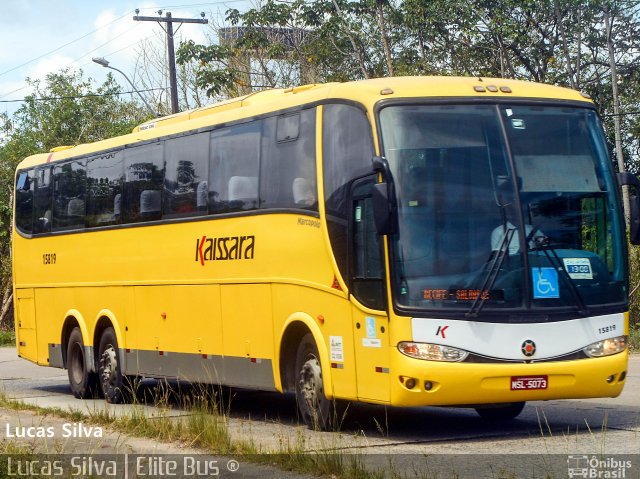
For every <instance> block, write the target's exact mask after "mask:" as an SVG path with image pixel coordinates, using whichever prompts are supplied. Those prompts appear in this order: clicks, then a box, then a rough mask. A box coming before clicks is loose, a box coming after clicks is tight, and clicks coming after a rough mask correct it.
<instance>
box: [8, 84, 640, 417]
mask: <svg viewBox="0 0 640 479" xmlns="http://www.w3.org/2000/svg"><path fill="white" fill-rule="evenodd" d="M620 178H621V179H622V180H623V182H625V183H632V182H634V181H635V179H634V178H633V177H632V176H631V175H628V174H627V175H622V176H621V177H620ZM618 189H619V188H618V182H617V181H616V179H615V176H614V174H613V172H612V167H611V161H610V159H609V157H608V153H607V147H606V142H605V137H604V135H603V132H602V129H601V125H600V122H599V120H598V116H597V114H596V111H595V109H594V105H593V104H592V102H591V101H590V100H589V99H588V98H587V97H585V96H583V95H581V94H580V93H578V92H575V91H572V90H568V89H563V88H558V87H552V86H547V85H541V84H534V83H527V82H520V81H512V80H503V79H490V78H444V77H440V78H439V77H406V78H384V79H373V80H366V81H358V82H351V83H332V84H323V85H305V86H300V87H296V88H289V89H276V90H267V91H261V92H257V93H253V94H250V95H247V96H244V97H241V98H236V99H232V100H228V101H224V102H222V103H217V104H214V105H211V106H207V107H203V108H200V109H196V110H193V111H188V112H184V113H179V114H176V115H173V116H168V117H165V118H160V119H155V120H151V121H149V122H147V123H145V124H142V125H140V126H139V127H137V128H136V129H135V130H134V131H133V132H132V133H131V134H128V135H124V136H121V137H117V138H112V139H108V140H104V141H99V142H96V143H92V144H82V145H77V146H74V147H60V148H56V149H55V150H54V151H52V152H50V153H44V154H38V155H34V156H31V157H29V158H26V159H25V160H24V161H22V163H20V165H19V166H18V168H17V171H16V177H15V215H14V217H15V222H14V225H15V227H14V233H13V278H14V294H15V296H14V297H15V302H16V307H15V324H16V330H17V341H18V346H17V347H18V353H19V355H20V356H21V357H23V358H25V359H28V360H30V361H33V362H35V363H37V364H40V365H43V366H52V367H58V368H66V369H67V370H68V374H69V382H70V386H71V390H72V392H73V394H74V395H75V396H76V397H79V398H86V397H89V396H92V395H94V394H96V393H98V394H102V395H104V396H105V397H106V400H107V401H110V402H114V403H118V402H122V401H124V400H126V399H127V395H126V394H124V388H125V380H126V379H127V378H128V377H131V376H138V377H150V378H178V379H180V380H188V381H193V382H205V383H213V384H223V385H228V386H232V387H242V388H253V389H258V390H268V391H279V392H281V393H288V392H290V393H294V392H295V394H296V397H297V399H298V405H299V410H300V414H301V416H302V418H303V419H304V421H305V422H306V423H307V424H308V425H310V426H312V427H328V426H329V425H330V424H331V421H332V410H333V406H334V404H335V402H336V401H335V400H348V401H362V402H367V403H375V404H382V405H389V406H426V405H435V406H445V405H455V406H468V407H474V408H476V409H477V411H478V412H479V414H480V415H482V416H483V417H486V418H511V417H515V416H516V415H518V414H519V413H520V411H521V410H522V408H523V406H524V403H525V402H526V401H531V400H546V399H559V398H587V397H615V396H617V395H619V394H620V393H621V391H622V388H623V385H624V380H625V375H626V370H627V359H628V351H627V335H628V328H629V324H628V323H629V320H628V277H627V276H628V274H627V266H626V264H627V262H626V249H625V244H626V241H625V228H624V218H623V215H622V214H621V206H620V199H619V194H618ZM632 202H633V205H635V209H637V204H638V200H637V198H635V197H633V198H632ZM634 224H637V221H636V223H634ZM632 236H633V237H634V241H635V240H636V239H637V236H638V233H637V231H636V230H635V229H634V231H632Z"/></svg>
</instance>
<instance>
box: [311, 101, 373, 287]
mask: <svg viewBox="0 0 640 479" xmlns="http://www.w3.org/2000/svg"><path fill="white" fill-rule="evenodd" d="M322 123H323V128H322V131H323V138H322V151H323V176H324V198H325V207H326V215H327V227H328V230H329V238H330V240H331V247H332V249H333V254H334V257H335V258H336V262H337V264H338V268H339V269H340V272H341V274H342V276H343V278H347V277H348V276H347V273H348V271H347V248H346V245H347V239H346V238H347V218H348V216H349V204H348V199H347V198H348V195H349V191H348V184H349V181H351V180H352V179H353V178H354V176H356V175H357V174H361V173H362V172H363V171H366V170H367V168H369V169H370V168H371V158H372V157H373V154H374V149H373V139H372V134H371V127H370V126H369V121H368V120H367V116H366V115H365V113H364V111H362V110H361V109H359V108H356V107H354V106H350V105H341V104H334V105H326V106H325V107H324V114H323V119H322Z"/></svg>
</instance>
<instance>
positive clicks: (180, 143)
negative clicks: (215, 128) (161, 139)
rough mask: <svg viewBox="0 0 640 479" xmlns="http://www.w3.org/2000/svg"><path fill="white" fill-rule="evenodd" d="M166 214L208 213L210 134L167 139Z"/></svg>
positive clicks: (171, 215)
mask: <svg viewBox="0 0 640 479" xmlns="http://www.w3.org/2000/svg"><path fill="white" fill-rule="evenodd" d="M164 154H165V158H166V165H167V166H166V174H165V177H164V217H165V218H175V217H180V216H193V215H197V214H206V212H207V196H208V191H209V187H208V184H207V178H208V169H209V133H200V134H197V135H189V136H184V137H182V138H173V139H170V140H167V141H166V142H165V151H164Z"/></svg>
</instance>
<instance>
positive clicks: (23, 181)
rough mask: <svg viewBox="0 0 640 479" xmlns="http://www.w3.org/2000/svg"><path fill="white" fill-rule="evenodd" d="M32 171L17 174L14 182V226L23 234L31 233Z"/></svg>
mask: <svg viewBox="0 0 640 479" xmlns="http://www.w3.org/2000/svg"><path fill="white" fill-rule="evenodd" d="M33 175H34V172H33V170H28V171H21V172H19V173H18V180H17V182H16V226H17V228H18V229H19V230H20V231H22V232H23V233H27V234H30V233H31V232H33V191H34V188H35V182H34V181H33V179H34V176H33Z"/></svg>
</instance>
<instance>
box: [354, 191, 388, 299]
mask: <svg viewBox="0 0 640 479" xmlns="http://www.w3.org/2000/svg"><path fill="white" fill-rule="evenodd" d="M372 186H373V180H372V179H366V180H363V181H360V182H356V183H355V185H354V186H353V188H352V190H351V198H352V200H351V205H352V211H351V225H352V226H351V258H352V261H351V265H352V268H351V271H352V274H351V283H352V287H351V290H352V292H353V294H354V296H355V297H356V298H357V299H358V301H360V302H361V303H362V304H363V305H364V306H367V307H368V308H372V309H378V310H384V309H385V304H386V301H385V298H386V293H385V287H384V265H383V249H382V237H381V236H379V235H378V234H377V232H376V227H375V222H374V215H373V199H372V197H371V190H372Z"/></svg>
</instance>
